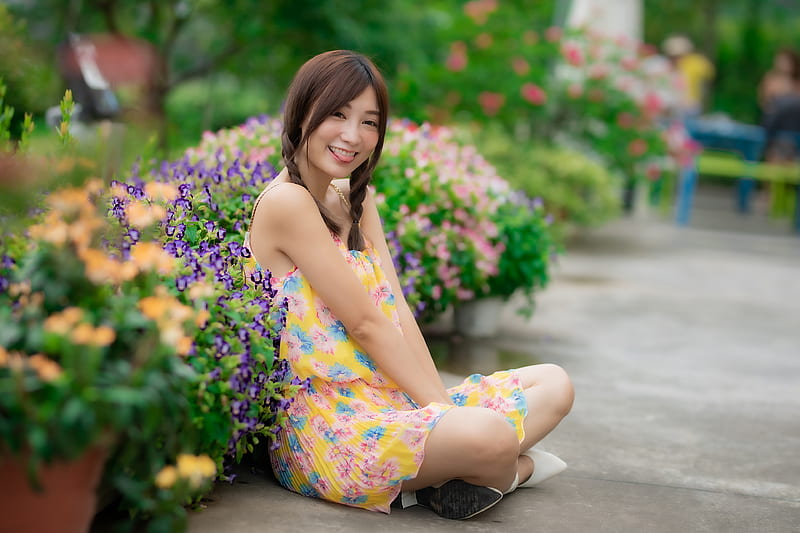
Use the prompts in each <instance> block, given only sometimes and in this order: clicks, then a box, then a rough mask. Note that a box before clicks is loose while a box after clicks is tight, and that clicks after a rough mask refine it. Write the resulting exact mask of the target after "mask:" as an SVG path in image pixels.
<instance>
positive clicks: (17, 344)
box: [0, 91, 217, 532]
mask: <svg viewBox="0 0 800 533" xmlns="http://www.w3.org/2000/svg"><path fill="white" fill-rule="evenodd" d="M0 94H1V91H0ZM0 108H2V102H0ZM71 110H72V102H71V98H70V95H69V93H67V95H66V96H65V99H64V101H62V112H63V116H64V121H63V123H62V125H61V128H60V129H59V133H60V136H61V138H62V141H63V143H62V144H63V146H62V147H61V148H60V149H56V150H54V151H53V152H52V153H49V154H44V153H39V154H37V155H36V156H34V155H31V154H26V153H25V151H26V150H25V147H26V145H27V139H26V136H27V134H28V133H29V132H30V129H31V126H32V123H31V121H30V119H29V117H26V121H25V122H26V124H28V126H27V127H26V130H25V131H26V134H25V135H23V138H22V139H21V140H20V142H18V143H13V142H12V141H10V137H9V136H8V135H7V129H6V128H7V124H6V123H2V122H0V130H3V131H5V132H6V134H5V135H3V134H2V133H0V140H2V141H3V145H2V147H0V148H1V149H2V150H1V151H0V158H1V159H2V160H1V161H0V162H2V164H3V168H4V173H3V180H2V182H1V183H0V189H2V190H1V191H0V219H2V229H3V232H2V234H0V480H2V482H3V483H4V484H5V490H4V492H3V494H4V497H3V498H2V500H0V524H2V528H1V529H3V530H10V531H23V530H24V531H59V532H73V531H75V532H78V531H86V530H87V529H88V527H89V523H90V521H91V520H92V518H93V516H94V514H95V510H96V504H97V499H96V490H97V487H98V484H99V483H100V480H101V477H103V478H104V479H105V483H104V485H105V486H106V490H103V491H100V492H101V495H107V494H109V493H110V491H111V490H114V491H120V492H122V493H124V494H125V495H126V496H128V497H129V498H130V497H135V498H137V501H136V503H135V504H131V505H129V506H128V510H129V511H130V513H131V514H134V513H135V512H136V511H142V510H143V511H146V512H150V514H151V515H153V514H158V515H159V516H158V520H156V524H155V525H156V528H155V529H154V530H157V529H159V528H160V529H161V530H163V531H175V530H179V529H180V528H181V527H180V523H181V519H182V506H183V505H184V504H185V503H187V502H188V501H190V499H191V497H192V496H195V495H197V494H198V493H199V492H202V491H203V490H208V485H209V483H208V482H209V481H210V480H211V479H212V478H213V477H214V476H215V474H216V471H217V468H216V465H214V464H213V462H212V463H211V466H210V467H209V460H207V458H205V457H204V456H202V455H201V456H194V455H192V454H191V452H192V450H194V449H196V448H197V447H198V444H199V440H198V432H197V431H196V430H195V423H194V419H193V417H192V410H191V397H192V395H191V393H192V392H193V391H194V390H195V388H196V384H197V383H198V379H197V373H196V372H195V371H194V370H193V369H192V367H191V366H189V365H187V364H186V362H185V360H184V357H185V356H186V355H187V353H188V352H189V351H190V349H191V347H192V344H193V342H192V341H193V338H194V337H195V334H196V331H197V329H198V325H199V324H198V322H199V321H202V320H203V319H204V314H203V312H202V310H201V309H196V308H193V307H191V306H188V305H186V304H184V303H182V302H180V301H178V300H177V299H176V298H175V297H174V296H172V295H171V294H170V293H169V291H168V290H167V286H166V283H165V282H166V281H167V280H168V279H169V276H170V275H171V274H172V273H173V272H174V271H175V268H176V261H175V260H174V258H172V257H171V256H170V255H169V254H168V253H166V252H165V251H164V250H163V249H162V246H161V244H160V243H158V242H157V241H155V240H154V237H155V235H156V234H157V230H156V228H157V222H158V220H159V218H160V215H161V214H163V213H164V212H165V208H164V206H163V205H161V204H159V203H158V202H149V201H148V202H146V203H143V204H142V205H137V206H135V207H129V208H127V209H126V215H127V218H128V219H129V220H131V221H133V224H134V226H135V228H134V229H135V230H136V232H137V233H138V235H139V238H138V239H137V242H136V243H135V244H134V245H133V246H130V247H121V246H119V244H120V243H122V242H123V239H122V238H121V236H120V235H119V234H118V232H117V231H116V228H115V227H114V226H113V225H111V224H110V223H109V222H110V220H109V218H108V217H107V215H106V206H107V201H108V198H107V195H106V193H107V191H106V190H105V189H106V188H105V187H104V186H103V184H102V183H101V182H100V180H98V179H89V180H87V176H90V175H91V174H93V173H95V172H96V169H97V167H96V166H95V165H94V163H93V162H92V161H91V160H90V159H88V158H86V157H83V156H81V154H80V152H79V151H78V150H76V149H75V146H73V142H72V141H71V139H70V135H69V117H70V115H71ZM10 113H13V111H10V110H9V108H5V110H4V116H6V117H7V116H9V114H10ZM42 193H44V194H42ZM180 457H184V459H183V460H179V458H180ZM185 457H190V458H193V459H190V460H188V461H187V460H186V459H185ZM176 461H177V462H178V468H177V471H176V472H177V477H176V479H174V480H172V483H168V481H170V479H169V475H162V476H161V484H159V483H158V481H159V479H158V475H159V473H160V472H161V471H162V470H163V469H164V468H165V467H166V466H168V463H171V462H176ZM167 472H169V470H167ZM184 480H189V481H184Z"/></svg>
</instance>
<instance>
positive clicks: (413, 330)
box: [361, 190, 445, 390]
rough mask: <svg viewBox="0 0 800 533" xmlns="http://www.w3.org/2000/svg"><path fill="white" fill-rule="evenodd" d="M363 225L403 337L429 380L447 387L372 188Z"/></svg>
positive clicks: (365, 203)
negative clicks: (400, 275) (408, 292)
mask: <svg viewBox="0 0 800 533" xmlns="http://www.w3.org/2000/svg"><path fill="white" fill-rule="evenodd" d="M361 228H362V230H363V231H364V233H365V235H366V236H367V238H368V239H369V241H370V242H371V243H372V244H373V245H374V246H375V250H376V251H377V252H378V255H379V256H380V259H381V266H382V267H383V271H384V273H385V274H386V278H387V279H388V280H389V284H391V286H392V292H393V293H394V297H395V302H396V303H397V312H398V314H399V316H400V326H401V327H402V329H403V336H404V337H405V338H406V341H407V342H408V344H409V346H410V347H411V349H412V350H413V352H414V356H415V357H416V358H417V359H418V361H419V363H420V365H421V366H422V368H423V369H424V370H425V372H426V373H427V374H429V375H430V379H431V380H435V381H436V382H437V383H438V384H439V386H440V387H441V389H442V390H445V386H444V384H443V383H442V379H441V377H440V376H439V372H438V371H437V370H436V365H435V364H434V362H433V358H432V357H431V353H430V351H429V350H428V345H427V343H426V342H425V338H424V337H423V336H422V332H421V331H420V329H419V325H418V324H417V321H416V319H415V318H414V313H413V312H412V311H411V308H410V307H409V306H408V302H406V298H405V296H404V295H403V290H402V286H401V285H400V279H399V278H398V276H397V272H396V271H395V269H394V263H393V262H392V256H391V253H390V252H389V247H388V246H387V244H386V236H385V235H384V232H383V226H382V225H381V220H380V216H379V215H378V209H377V206H376V205H375V198H374V197H373V195H372V191H371V190H370V191H369V192H368V193H367V196H366V198H365V199H364V216H363V221H362V223H361Z"/></svg>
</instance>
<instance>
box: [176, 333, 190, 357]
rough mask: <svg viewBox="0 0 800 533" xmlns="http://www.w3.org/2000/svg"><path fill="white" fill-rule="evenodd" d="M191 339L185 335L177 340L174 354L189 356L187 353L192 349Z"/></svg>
mask: <svg viewBox="0 0 800 533" xmlns="http://www.w3.org/2000/svg"><path fill="white" fill-rule="evenodd" d="M193 342H194V341H193V339H192V338H191V337H187V336H186V335H184V336H182V337H181V338H180V339H178V343H177V344H176V345H175V352H176V353H177V354H178V355H189V351H190V350H191V349H192V343H193Z"/></svg>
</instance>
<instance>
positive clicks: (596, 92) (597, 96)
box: [587, 89, 606, 102]
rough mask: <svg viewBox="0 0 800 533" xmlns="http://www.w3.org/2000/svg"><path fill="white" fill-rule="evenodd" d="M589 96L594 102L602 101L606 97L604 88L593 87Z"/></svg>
mask: <svg viewBox="0 0 800 533" xmlns="http://www.w3.org/2000/svg"><path fill="white" fill-rule="evenodd" d="M587 96H588V97H589V100H591V101H592V102H602V101H603V100H604V99H605V97H606V95H605V93H604V92H603V90H602V89H591V90H590V91H589V93H588V95H587Z"/></svg>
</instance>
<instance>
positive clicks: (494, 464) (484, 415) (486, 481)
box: [403, 407, 520, 491]
mask: <svg viewBox="0 0 800 533" xmlns="http://www.w3.org/2000/svg"><path fill="white" fill-rule="evenodd" d="M519 453H520V447H519V441H518V440H517V435H516V432H515V430H514V428H513V427H512V426H511V425H510V424H509V423H508V422H507V421H506V419H505V417H504V416H503V415H501V414H499V413H496V412H494V411H491V410H489V409H484V408H481V407H454V408H452V409H450V410H449V411H448V412H447V413H445V414H444V415H443V416H442V418H441V419H440V420H439V422H437V424H436V426H435V427H434V428H433V430H432V431H431V434H430V435H428V439H427V441H426V442H425V459H424V460H423V462H422V466H421V467H420V469H419V472H418V473H417V477H415V478H414V479H409V480H407V481H404V482H403V490H404V491H410V490H419V489H422V488H425V487H429V486H435V485H438V484H440V483H443V482H445V481H448V480H450V479H462V480H464V481H466V482H467V483H471V484H473V485H479V486H484V487H493V488H496V489H498V490H500V491H505V490H506V489H507V488H508V487H509V486H510V485H511V483H512V482H513V481H514V476H515V475H516V473H517V463H518V458H519Z"/></svg>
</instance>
